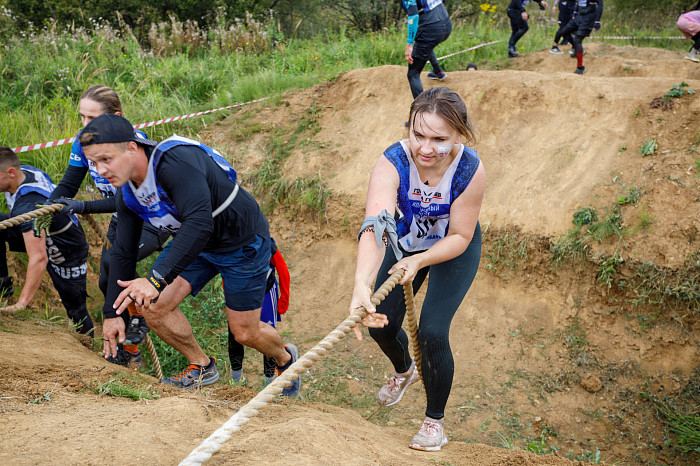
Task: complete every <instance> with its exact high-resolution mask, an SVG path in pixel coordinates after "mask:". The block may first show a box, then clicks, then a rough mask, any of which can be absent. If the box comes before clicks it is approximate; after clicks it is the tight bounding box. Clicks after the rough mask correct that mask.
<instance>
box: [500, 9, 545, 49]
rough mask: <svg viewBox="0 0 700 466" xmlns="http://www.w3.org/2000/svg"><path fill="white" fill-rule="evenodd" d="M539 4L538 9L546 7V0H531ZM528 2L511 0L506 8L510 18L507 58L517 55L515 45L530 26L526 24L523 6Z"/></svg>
mask: <svg viewBox="0 0 700 466" xmlns="http://www.w3.org/2000/svg"><path fill="white" fill-rule="evenodd" d="M533 1H534V2H536V3H537V4H538V5H539V6H540V10H544V9H545V8H547V2H545V1H544V0H533ZM528 3H530V0H511V1H510V5H508V8H507V9H506V13H507V14H508V18H510V30H511V34H510V39H509V40H508V58H515V57H517V56H518V55H519V53H518V51H517V49H516V48H515V45H516V44H517V43H518V41H519V40H520V39H521V38H522V37H523V36H524V35H525V33H526V32H527V30H528V29H530V26H528V24H527V20H528V18H529V17H528V14H527V11H525V6H527V4H528Z"/></svg>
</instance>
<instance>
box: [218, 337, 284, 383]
mask: <svg viewBox="0 0 700 466" xmlns="http://www.w3.org/2000/svg"><path fill="white" fill-rule="evenodd" d="M244 356H245V346H243V345H241V344H240V343H238V342H237V341H236V337H234V336H233V333H232V332H231V329H230V328H229V331H228V358H229V360H230V361H231V369H233V370H234V371H239V370H241V368H243V357H244ZM276 367H277V361H275V358H273V357H270V356H265V355H264V354H263V371H264V372H265V377H272V376H273V375H275V368H276Z"/></svg>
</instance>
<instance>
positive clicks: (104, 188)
mask: <svg viewBox="0 0 700 466" xmlns="http://www.w3.org/2000/svg"><path fill="white" fill-rule="evenodd" d="M78 108H79V112H80V120H81V122H82V124H83V127H84V126H85V125H87V124H88V123H89V122H90V121H92V120H93V119H94V118H96V117H98V116H100V115H102V114H104V113H114V114H116V115H121V114H122V103H121V100H120V99H119V96H118V95H117V93H116V92H114V90H112V89H110V88H109V87H107V86H104V85H96V86H92V87H90V88H89V89H88V90H86V91H85V92H83V95H82V96H81V97H80V102H79V106H78ZM139 134H140V136H141V137H143V138H144V139H147V138H146V135H145V134H143V133H141V132H139ZM87 173H90V176H91V177H92V179H93V181H94V183H95V186H96V187H97V190H98V191H99V192H100V194H102V196H103V197H104V199H101V200H99V201H93V202H83V201H77V200H74V199H71V198H73V197H74V196H75V195H76V194H77V193H78V190H79V189H80V185H81V184H82V182H83V179H84V178H85V175H86V174H87ZM116 192H117V189H116V188H115V187H114V186H112V185H111V184H110V183H109V182H108V181H107V180H105V179H104V178H102V177H101V176H100V175H99V174H98V173H97V171H96V170H95V167H94V165H92V164H90V162H89V160H88V159H87V158H86V157H85V153H84V152H83V147H82V145H81V144H80V133H78V137H76V139H75V141H74V142H73V146H72V147H71V154H70V159H69V161H68V167H67V168H66V172H65V174H64V175H63V179H62V180H61V182H60V183H59V184H58V186H57V187H56V189H54V191H53V192H52V193H51V195H50V196H49V199H50V202H52V203H54V202H58V203H63V204H67V207H66V208H65V209H63V210H61V213H71V214H89V213H112V212H115V211H116V206H117V204H116V199H115V197H114V196H115V194H116ZM116 229H117V216H116V215H113V216H112V219H111V220H110V222H109V227H108V229H107V238H108V239H109V240H110V242H114V236H115V232H116ZM169 236H170V235H169V234H168V233H167V232H161V231H159V230H158V229H157V228H154V227H152V226H150V225H144V228H143V231H142V232H141V239H140V240H139V253H138V260H139V261H140V260H142V259H144V258H146V257H148V256H150V255H151V254H152V253H153V252H155V251H160V250H162V248H163V243H164V242H165V241H166V240H167V239H168V238H169ZM110 257H111V249H110V248H109V247H107V245H103V247H102V255H101V257H100V276H99V281H98V283H99V286H100V291H102V294H103V295H106V294H107V282H108V277H109V262H110ZM122 318H123V319H124V322H125V323H126V325H127V330H126V340H125V342H124V344H119V349H118V351H117V355H116V356H114V357H112V356H109V357H108V358H107V360H108V361H109V362H111V363H114V364H119V365H122V366H128V365H129V364H134V365H136V366H142V364H143V363H142V361H141V351H140V350H139V347H138V345H139V343H141V342H142V341H143V340H144V339H145V338H146V335H147V334H148V331H149V328H148V324H146V319H145V318H144V317H143V316H142V315H141V314H140V313H139V312H138V309H136V307H135V306H133V305H132V306H130V307H129V312H125V313H123V314H122Z"/></svg>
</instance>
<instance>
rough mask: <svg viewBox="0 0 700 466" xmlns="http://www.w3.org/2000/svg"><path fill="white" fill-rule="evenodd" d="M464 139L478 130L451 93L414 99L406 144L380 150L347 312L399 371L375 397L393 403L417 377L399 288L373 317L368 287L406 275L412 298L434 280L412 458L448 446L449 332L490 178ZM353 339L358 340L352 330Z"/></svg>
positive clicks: (421, 335)
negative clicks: (420, 418)
mask: <svg viewBox="0 0 700 466" xmlns="http://www.w3.org/2000/svg"><path fill="white" fill-rule="evenodd" d="M463 140H464V142H465V143H472V142H474V132H473V129H472V126H471V123H470V121H469V118H468V116H467V108H466V106H465V104H464V101H463V100H462V98H461V97H460V96H459V95H458V94H457V93H455V92H453V91H450V90H449V89H447V88H445V87H437V88H433V89H430V90H428V91H425V92H423V93H422V94H421V95H420V96H418V97H417V98H416V99H415V100H414V101H413V104H412V105H411V111H410V114H409V139H406V140H403V141H400V142H397V143H395V144H394V145H392V146H390V147H389V148H388V149H386V150H385V151H384V154H383V156H382V157H380V158H379V160H378V161H377V163H376V165H375V166H374V170H373V171H372V175H371V177H370V181H369V189H368V192H367V202H366V207H365V214H366V218H365V220H364V222H363V223H362V227H361V229H360V233H359V236H358V240H359V245H358V251H357V266H356V270H355V288H354V291H353V296H352V301H351V304H350V312H353V311H354V310H356V309H357V308H359V307H364V308H365V309H366V310H367V311H368V313H369V314H368V315H367V317H366V318H365V319H363V321H362V324H363V325H365V326H368V327H371V328H370V331H369V333H370V335H371V336H372V338H373V339H374V340H375V341H376V342H377V343H378V344H379V347H380V348H381V349H382V351H383V352H384V354H386V355H387V357H388V358H389V360H390V361H391V363H392V364H393V366H394V369H395V371H396V374H395V375H394V376H393V377H391V378H390V379H389V380H388V382H387V384H386V385H385V386H383V387H382V388H381V390H380V391H379V394H378V395H377V402H378V403H379V404H380V405H383V406H391V405H394V404H396V403H398V402H399V401H400V400H401V398H402V396H403V394H404V391H405V390H406V388H407V387H408V386H409V385H411V384H413V383H414V382H416V381H417V380H418V378H419V376H418V372H417V370H416V363H415V362H414V361H413V360H412V359H411V356H410V354H409V344H408V338H407V336H406V333H405V332H404V331H403V330H402V329H401V324H402V321H403V319H404V315H405V312H406V305H405V301H404V292H403V289H402V287H398V286H397V287H395V288H394V289H393V290H392V291H391V293H389V295H388V296H387V297H386V299H385V300H384V301H383V302H382V303H381V304H380V305H379V306H378V307H377V309H375V308H374V306H373V305H372V303H371V302H370V292H371V289H370V284H371V283H372V281H376V284H377V286H378V285H380V284H381V283H382V282H384V280H385V279H386V278H388V275H389V274H391V273H393V272H394V271H396V270H398V269H403V270H405V274H404V276H403V278H402V279H401V280H400V281H399V283H400V284H405V283H409V282H412V283H413V291H414V293H415V292H416V291H417V290H418V289H419V288H420V286H421V285H422V284H423V281H424V280H425V278H426V276H427V275H428V272H430V280H429V283H428V290H427V293H426V296H425V301H424V303H423V308H422V312H421V318H420V324H419V328H418V340H419V342H420V349H421V354H422V359H421V366H422V373H423V379H424V380H423V381H424V384H425V391H426V395H427V399H428V400H427V409H426V411H425V415H426V418H425V421H424V422H423V426H422V427H421V429H420V431H419V432H418V434H416V435H415V436H414V437H413V439H412V440H411V442H410V444H409V446H410V447H411V448H414V449H417V450H427V451H436V450H440V449H441V448H442V447H443V446H444V445H445V444H446V443H447V437H446V436H445V432H444V426H443V417H444V414H445V405H446V404H447V398H448V397H449V394H450V390H451V388H452V378H453V374H454V360H453V358H452V352H451V350H450V343H449V331H450V324H451V322H452V318H453V317H454V315H455V313H456V312H457V308H458V307H459V305H460V303H461V302H462V300H463V299H464V296H465V295H466V293H467V291H468V290H469V287H470V286H471V284H472V281H473V280H474V276H475V275H476V271H477V268H478V266H479V257H480V254H481V229H480V227H479V223H478V217H479V210H480V209H481V202H482V199H483V196H484V187H485V183H486V174H485V170H484V167H483V165H482V164H481V161H480V160H479V158H478V157H477V155H476V152H475V151H474V150H473V149H470V148H468V147H466V146H464V145H463V144H462V142H463ZM395 215H396V216H398V220H396V221H395V220H394V218H395ZM388 245H390V246H391V247H387V246H388ZM377 271H378V272H377ZM375 277H376V280H375ZM375 311H376V312H375ZM355 334H356V336H357V337H358V339H362V334H361V332H360V330H359V329H358V328H355Z"/></svg>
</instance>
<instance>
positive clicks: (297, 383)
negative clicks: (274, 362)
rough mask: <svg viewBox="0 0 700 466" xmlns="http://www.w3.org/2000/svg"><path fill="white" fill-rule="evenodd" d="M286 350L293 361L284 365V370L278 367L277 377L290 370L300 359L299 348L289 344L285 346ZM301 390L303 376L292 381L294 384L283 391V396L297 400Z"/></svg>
mask: <svg viewBox="0 0 700 466" xmlns="http://www.w3.org/2000/svg"><path fill="white" fill-rule="evenodd" d="M284 349H286V350H287V353H289V354H290V355H291V356H292V359H290V360H289V362H288V363H287V364H285V365H284V368H283V369H282V368H280V367H279V366H277V375H280V374H282V373H283V372H284V371H285V370H287V369H288V368H289V366H291V365H292V364H294V363H295V362H297V359H299V350H297V347H296V346H294V345H293V344H291V343H288V344H286V345H284ZM300 389H301V375H298V376H297V378H296V380H292V384H291V385H290V386H289V387H286V388H285V389H284V390H282V396H288V397H290V398H296V397H297V396H299V390H300Z"/></svg>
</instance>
